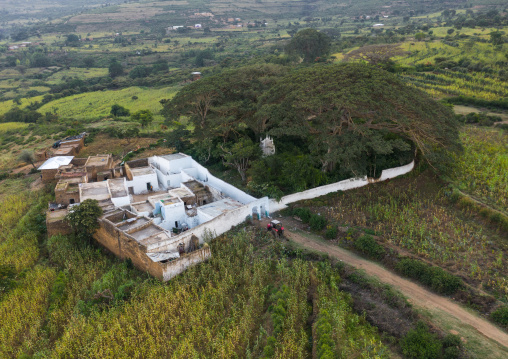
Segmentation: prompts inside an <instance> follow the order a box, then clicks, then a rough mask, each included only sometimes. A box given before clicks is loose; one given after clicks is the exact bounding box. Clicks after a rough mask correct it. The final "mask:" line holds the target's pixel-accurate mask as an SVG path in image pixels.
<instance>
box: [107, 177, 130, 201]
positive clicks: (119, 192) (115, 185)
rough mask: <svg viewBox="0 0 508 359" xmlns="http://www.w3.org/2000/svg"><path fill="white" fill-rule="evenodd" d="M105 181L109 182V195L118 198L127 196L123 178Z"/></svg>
mask: <svg viewBox="0 0 508 359" xmlns="http://www.w3.org/2000/svg"><path fill="white" fill-rule="evenodd" d="M107 182H108V184H109V190H110V191H111V197H113V198H118V197H127V196H128V193H127V190H126V189H125V181H124V179H123V178H114V179H109V180H108V181H107Z"/></svg>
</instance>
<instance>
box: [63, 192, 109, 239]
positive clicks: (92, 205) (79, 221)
mask: <svg viewBox="0 0 508 359" xmlns="http://www.w3.org/2000/svg"><path fill="white" fill-rule="evenodd" d="M100 216H102V208H101V207H100V206H99V202H98V201H97V200H95V199H85V200H84V201H83V202H81V203H80V204H79V205H78V206H73V207H72V208H71V209H70V210H69V213H68V214H67V216H66V217H65V219H66V221H67V222H68V223H69V226H70V227H71V228H72V229H73V231H74V233H75V234H76V236H77V237H78V238H80V239H83V240H91V238H92V235H93V234H94V233H95V231H96V230H97V229H98V228H99V222H98V219H99V217H100Z"/></svg>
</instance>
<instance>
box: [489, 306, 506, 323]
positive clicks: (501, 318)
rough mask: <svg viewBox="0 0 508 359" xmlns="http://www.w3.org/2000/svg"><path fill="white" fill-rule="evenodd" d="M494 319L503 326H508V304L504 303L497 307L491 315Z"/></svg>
mask: <svg viewBox="0 0 508 359" xmlns="http://www.w3.org/2000/svg"><path fill="white" fill-rule="evenodd" d="M490 317H491V318H492V320H493V321H494V322H496V323H498V324H500V325H502V326H505V327H508V306H507V305H504V306H502V307H499V308H498V309H496V310H495V311H494V312H492V314H491V315H490Z"/></svg>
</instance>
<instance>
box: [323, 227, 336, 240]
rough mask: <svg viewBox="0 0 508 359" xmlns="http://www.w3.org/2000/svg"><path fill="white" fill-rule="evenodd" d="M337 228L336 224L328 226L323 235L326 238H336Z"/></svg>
mask: <svg viewBox="0 0 508 359" xmlns="http://www.w3.org/2000/svg"><path fill="white" fill-rule="evenodd" d="M337 233H338V229H337V226H328V228H327V229H326V233H325V237H326V239H335V238H337Z"/></svg>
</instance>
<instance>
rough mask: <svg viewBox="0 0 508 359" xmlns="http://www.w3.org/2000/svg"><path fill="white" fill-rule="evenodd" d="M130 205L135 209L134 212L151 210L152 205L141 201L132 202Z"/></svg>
mask: <svg viewBox="0 0 508 359" xmlns="http://www.w3.org/2000/svg"><path fill="white" fill-rule="evenodd" d="M132 207H134V209H135V210H136V212H138V213H140V212H153V210H154V208H155V207H154V206H152V204H151V203H150V202H141V203H135V204H132Z"/></svg>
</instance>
